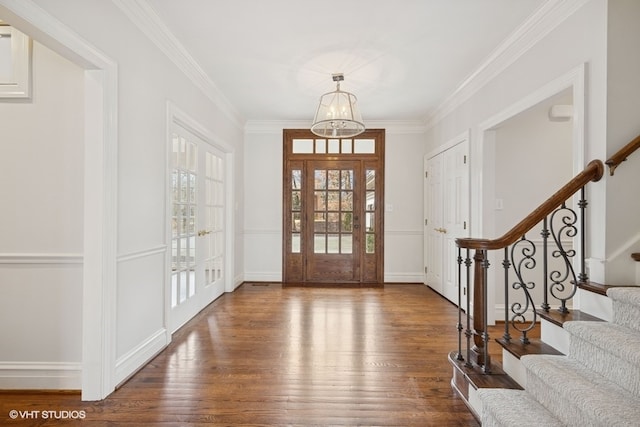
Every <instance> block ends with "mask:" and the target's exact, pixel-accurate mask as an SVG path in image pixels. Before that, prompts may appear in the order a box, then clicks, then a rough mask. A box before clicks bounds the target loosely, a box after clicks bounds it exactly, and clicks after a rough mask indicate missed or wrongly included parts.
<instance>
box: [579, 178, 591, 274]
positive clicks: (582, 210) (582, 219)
mask: <svg viewBox="0 0 640 427" xmlns="http://www.w3.org/2000/svg"><path fill="white" fill-rule="evenodd" d="M588 204H589V203H588V202H587V197H586V188H585V187H582V188H581V189H580V201H579V202H578V207H579V208H580V274H579V275H578V279H579V280H580V283H586V282H588V281H589V275H588V274H587V267H586V259H587V254H586V252H585V250H586V246H587V244H586V240H587V238H586V228H585V227H586V211H587V205H588Z"/></svg>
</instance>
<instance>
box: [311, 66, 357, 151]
mask: <svg viewBox="0 0 640 427" xmlns="http://www.w3.org/2000/svg"><path fill="white" fill-rule="evenodd" d="M332 77H333V81H334V82H336V90H335V91H333V92H328V93H325V94H324V95H322V96H321V97H320V105H318V110H317V111H316V116H315V118H314V119H313V124H312V125H311V132H313V133H314V134H316V135H318V136H320V137H323V138H350V137H353V136H356V135H360V134H361V133H362V132H364V123H363V122H362V115H361V114H360V110H359V109H358V99H357V98H356V96H355V95H354V94H352V93H349V92H344V91H342V90H340V82H341V81H343V80H344V75H343V74H342V73H339V74H333V75H332Z"/></svg>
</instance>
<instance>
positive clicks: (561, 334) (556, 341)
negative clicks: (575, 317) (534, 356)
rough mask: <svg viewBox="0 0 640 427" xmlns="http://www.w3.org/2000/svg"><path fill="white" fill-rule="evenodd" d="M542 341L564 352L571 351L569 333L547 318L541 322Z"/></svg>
mask: <svg viewBox="0 0 640 427" xmlns="http://www.w3.org/2000/svg"><path fill="white" fill-rule="evenodd" d="M540 325H541V327H542V329H541V335H540V336H541V338H542V341H544V342H545V343H547V344H549V345H550V346H552V347H554V348H555V349H556V350H558V351H559V352H561V353H563V354H567V353H568V352H569V334H568V333H567V331H565V330H564V329H563V328H562V327H560V326H558V325H554V324H553V323H551V322H549V321H548V320H546V319H542V321H541V322H540Z"/></svg>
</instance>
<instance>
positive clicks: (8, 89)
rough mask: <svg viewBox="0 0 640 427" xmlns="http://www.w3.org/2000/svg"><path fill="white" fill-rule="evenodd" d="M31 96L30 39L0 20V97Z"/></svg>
mask: <svg viewBox="0 0 640 427" xmlns="http://www.w3.org/2000/svg"><path fill="white" fill-rule="evenodd" d="M30 96H31V39H30V38H29V37H28V36H27V35H26V34H24V33H22V32H20V31H18V30H17V29H15V28H13V27H12V26H10V25H5V24H3V23H2V21H0V98H29V97H30Z"/></svg>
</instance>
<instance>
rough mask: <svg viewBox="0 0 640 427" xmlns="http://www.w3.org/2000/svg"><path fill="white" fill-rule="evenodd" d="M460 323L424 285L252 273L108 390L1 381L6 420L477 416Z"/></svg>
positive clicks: (452, 422) (237, 421)
mask: <svg viewBox="0 0 640 427" xmlns="http://www.w3.org/2000/svg"><path fill="white" fill-rule="evenodd" d="M456 322H457V310H456V308H455V307H454V306H452V305H451V304H449V303H448V302H447V301H446V300H444V299H443V298H442V297H440V296H439V295H438V294H436V293H435V292H433V291H432V290H431V289H430V288H428V287H426V286H424V285H386V286H384V287H382V288H336V287H327V288H324V287H291V288H284V287H283V286H282V285H281V284H273V283H268V284H267V283H262V284H259V286H253V285H252V284H250V283H246V284H244V285H243V286H241V287H240V288H239V289H238V290H236V292H234V293H230V294H225V295H223V296H222V297H221V298H219V299H218V300H216V301H215V302H213V303H212V304H211V305H210V306H209V307H207V308H206V309H205V310H203V311H202V312H201V313H200V314H199V315H198V316H196V317H195V318H194V319H193V320H192V321H191V322H189V323H188V324H187V325H185V327H183V328H182V329H181V330H179V331H178V332H177V333H176V334H175V335H174V337H173V342H172V343H171V344H170V345H169V347H168V348H167V349H166V350H165V351H163V352H162V353H161V354H159V355H158V356H157V357H156V358H155V359H153V360H152V361H151V362H150V363H149V364H148V365H146V366H145V367H143V368H142V369H141V370H140V371H139V372H138V373H137V374H136V375H134V376H133V377H132V378H131V379H130V380H129V381H128V382H126V383H125V384H124V385H122V386H121V387H120V388H119V389H118V390H116V391H115V392H114V393H113V394H112V395H110V396H109V397H108V398H107V399H105V400H103V401H100V402H82V401H81V400H80V395H79V394H77V393H75V394H74V393H68V392H63V393H51V392H0V425H20V426H30V425H34V426H35V425H37V426H49V425H60V420H55V419H53V420H52V419H47V420H44V419H41V418H40V419H20V420H19V421H18V420H16V421H13V420H11V419H9V413H10V411H11V410H17V411H27V410H31V411H45V410H47V411H50V410H53V411H84V413H85V418H84V420H83V423H82V424H85V423H88V424H89V425H100V426H197V425H203V426H204V425H207V426H212V425H242V426H257V425H263V426H265V425H268V426H276V425H405V426H478V425H479V424H478V422H477V421H476V420H475V419H474V417H473V415H472V414H471V412H470V411H469V410H468V409H467V408H466V406H465V404H464V402H463V400H462V399H461V398H460V397H458V395H457V394H456V393H455V392H454V391H453V389H452V387H451V383H450V381H451V376H452V375H451V372H452V370H451V365H450V364H449V363H448V361H447V354H448V353H449V352H450V351H452V350H454V349H456V347H457V331H456V327H455V325H456ZM495 347H499V346H495ZM77 424H78V425H79V424H81V423H77ZM69 425H75V424H73V423H71V424H69Z"/></svg>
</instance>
